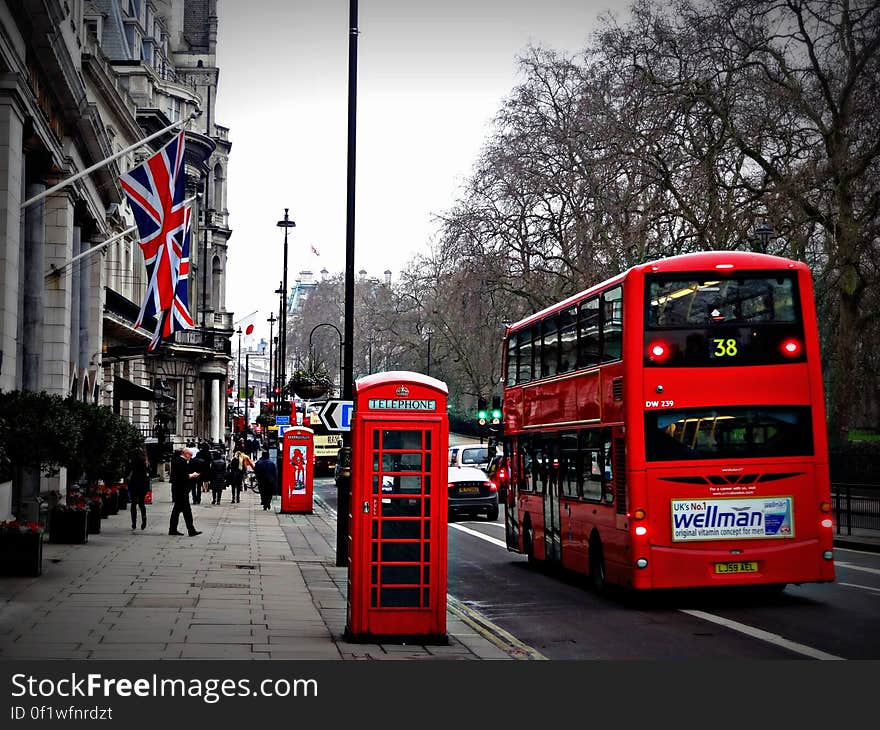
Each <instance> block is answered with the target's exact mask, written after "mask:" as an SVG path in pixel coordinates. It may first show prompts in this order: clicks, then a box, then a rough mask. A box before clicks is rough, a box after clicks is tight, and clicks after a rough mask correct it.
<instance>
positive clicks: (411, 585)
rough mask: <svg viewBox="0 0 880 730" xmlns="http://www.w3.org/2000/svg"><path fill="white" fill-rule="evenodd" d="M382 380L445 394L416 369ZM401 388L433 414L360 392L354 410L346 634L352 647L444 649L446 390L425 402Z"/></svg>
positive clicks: (402, 401)
mask: <svg viewBox="0 0 880 730" xmlns="http://www.w3.org/2000/svg"><path fill="white" fill-rule="evenodd" d="M381 375H382V376H385V377H387V376H391V377H392V380H393V382H394V383H397V382H398V381H400V380H401V379H402V376H405V375H409V376H411V377H418V378H423V379H426V380H428V381H431V382H432V383H435V384H439V385H440V386H442V387H443V388H445V385H444V384H442V383H440V381H436V380H434V379H433V378H428V377H427V376H422V375H418V374H416V373H406V374H405V373H382V374H381ZM395 376H396V377H395ZM370 378H376V376H370ZM370 378H365V379H363V380H369V379H370ZM358 383H359V384H360V383H361V381H358ZM403 390H407V391H408V392H409V393H410V394H411V397H412V398H421V400H422V401H423V403H428V402H430V403H433V404H434V405H433V407H432V408H431V411H430V412H426V411H419V412H407V411H405V410H403V409H405V408H406V407H407V403H406V400H407V399H402V398H398V399H393V398H391V399H385V398H369V397H366V398H364V399H362V398H361V394H360V392H359V393H358V399H357V402H356V405H355V421H354V430H355V452H354V454H353V459H354V461H353V464H352V498H351V521H352V525H351V538H352V544H351V551H350V572H349V606H348V609H349V615H348V626H347V631H346V634H347V635H348V638H349V639H350V640H352V641H378V640H384V641H386V642H391V641H394V640H395V639H401V640H404V641H405V640H415V638H416V637H417V638H418V640H420V641H422V642H423V643H446V642H447V641H448V638H447V636H446V573H447V562H446V530H447V519H448V501H447V489H448V487H447V485H448V475H447V470H448V467H447V465H446V458H445V457H446V451H447V448H448V440H449V431H448V421H447V415H446V403H445V400H446V399H445V390H444V391H443V392H442V396H443V397H441V398H437V397H436V395H437V394H436V393H435V394H432V397H431V398H430V399H426V398H424V393H422V394H421V395H418V389H417V388H416V387H414V384H413V383H409V382H407V383H406V385H405V386H404V388H403ZM366 395H367V396H369V393H367V394H366ZM370 404H372V405H373V408H370ZM392 404H393V405H392ZM384 407H388V408H392V407H393V408H399V409H401V410H395V411H392V412H383V411H382V408H384ZM422 407H424V406H422Z"/></svg>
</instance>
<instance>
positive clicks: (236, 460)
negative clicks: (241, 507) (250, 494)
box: [226, 448, 254, 503]
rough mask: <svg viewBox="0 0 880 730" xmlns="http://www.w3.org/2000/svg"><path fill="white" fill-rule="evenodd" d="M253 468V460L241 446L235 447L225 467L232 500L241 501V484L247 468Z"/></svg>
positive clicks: (234, 501)
mask: <svg viewBox="0 0 880 730" xmlns="http://www.w3.org/2000/svg"><path fill="white" fill-rule="evenodd" d="M248 467H250V468H251V469H253V468H254V462H252V461H251V459H250V457H249V456H248V455H247V454H246V453H245V452H244V449H243V448H239V449H236V451H235V453H234V454H233V455H232V458H231V459H230V460H229V466H228V467H227V468H226V475H227V480H228V481H229V486H230V487H231V490H232V502H233V503H236V502H241V485H242V483H243V482H244V478H245V474H246V473H247V469H248Z"/></svg>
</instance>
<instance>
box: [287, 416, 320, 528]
mask: <svg viewBox="0 0 880 730" xmlns="http://www.w3.org/2000/svg"><path fill="white" fill-rule="evenodd" d="M283 445H284V449H283V451H282V454H283V456H282V460H283V467H282V469H281V511H282V512H285V513H288V512H305V513H308V514H311V513H312V510H313V496H314V466H315V444H314V431H312V429H310V428H305V427H304V426H291V427H290V428H288V429H287V430H286V431H285V432H284V438H283Z"/></svg>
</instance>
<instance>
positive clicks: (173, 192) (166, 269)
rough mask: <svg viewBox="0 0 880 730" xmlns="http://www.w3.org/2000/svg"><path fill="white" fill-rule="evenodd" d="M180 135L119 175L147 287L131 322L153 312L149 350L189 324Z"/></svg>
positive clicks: (187, 225) (188, 216) (187, 213)
mask: <svg viewBox="0 0 880 730" xmlns="http://www.w3.org/2000/svg"><path fill="white" fill-rule="evenodd" d="M183 134H184V133H183V132H180V133H178V134H177V136H175V137H174V139H172V140H171V141H170V142H169V143H168V144H166V145H165V146H164V147H163V148H162V149H160V150H159V151H158V152H156V154H154V155H153V156H152V157H149V158H148V159H146V160H144V162H142V163H141V164H140V165H138V166H137V167H135V168H133V169H131V170H129V171H128V172H127V173H125V174H124V175H122V177H120V178H119V182H120V184H121V185H122V189H123V190H124V191H125V194H126V196H127V197H128V202H129V205H130V206H131V209H132V212H133V213H134V219H135V224H136V225H137V229H138V237H139V239H140V240H139V245H140V247H141V251H142V252H143V254H144V264H145V265H146V268H147V292H146V295H145V296H144V302H143V304H142V305H141V311H140V313H139V314H138V318H137V322H136V323H135V326H136V327H140V326H141V324H142V323H143V321H144V319H146V318H147V317H152V316H155V317H156V330H155V331H154V332H153V338H152V340H151V341H150V344H149V346H148V347H147V350H148V351H150V350H154V349H155V348H156V346H157V345H158V344H159V341H160V340H161V339H162V338H165V337H170V336H171V334H173V333H174V332H176V331H177V330H182V329H189V328H191V327H192V326H193V321H192V317H191V316H190V314H189V307H188V302H187V278H188V276H189V228H190V220H191V218H192V209H191V207H190V206H187V205H185V204H184V199H183V195H184V186H185V182H186V173H185V171H184V165H183V152H184V149H183V146H184V144H183V141H184V140H183Z"/></svg>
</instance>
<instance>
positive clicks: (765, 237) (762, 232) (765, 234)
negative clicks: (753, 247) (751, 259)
mask: <svg viewBox="0 0 880 730" xmlns="http://www.w3.org/2000/svg"><path fill="white" fill-rule="evenodd" d="M775 234H776V231H774V230H773V228H772V227H771V226H769V225H767V222H766V221H764V222H763V223H761V225H760V226H758V227H757V228H756V229H755V236H756V237H757V239H758V241H759V242H760V247H761V249H760V250H761V253H767V246H768V245H769V243H770V239H771V238H773V236H774V235H775Z"/></svg>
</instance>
